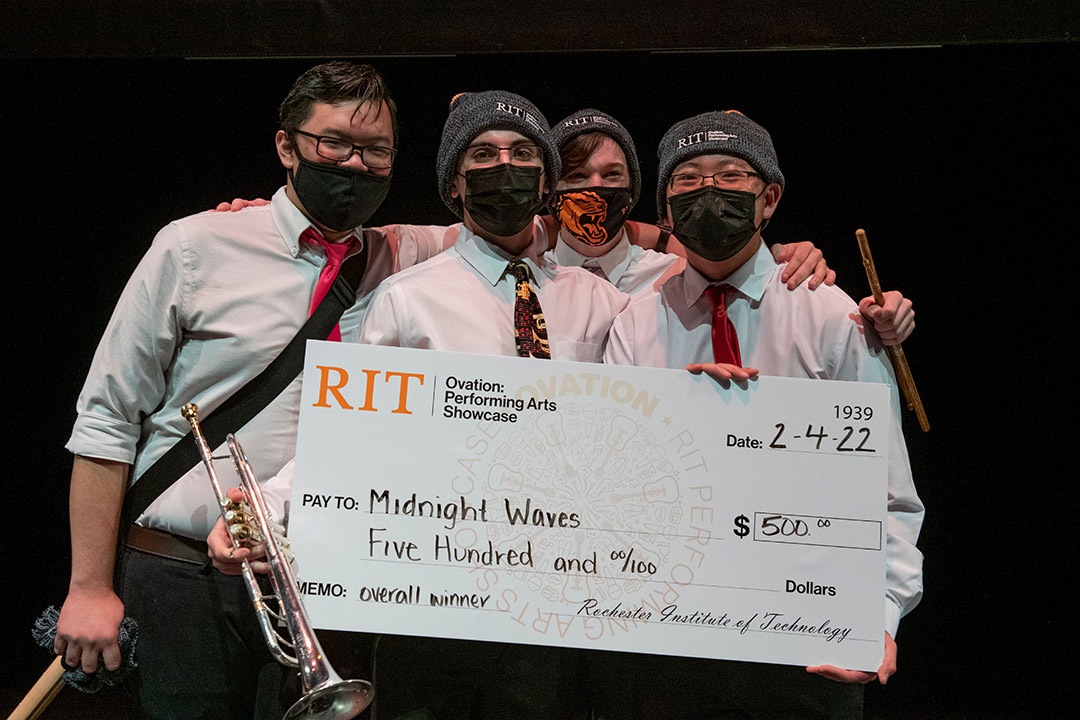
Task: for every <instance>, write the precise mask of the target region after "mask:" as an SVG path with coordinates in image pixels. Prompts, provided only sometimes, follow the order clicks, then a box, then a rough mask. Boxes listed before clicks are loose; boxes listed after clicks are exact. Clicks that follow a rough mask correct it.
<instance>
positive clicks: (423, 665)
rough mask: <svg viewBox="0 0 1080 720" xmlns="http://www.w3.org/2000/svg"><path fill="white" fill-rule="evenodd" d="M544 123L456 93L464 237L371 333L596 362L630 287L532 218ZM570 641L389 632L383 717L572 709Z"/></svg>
mask: <svg viewBox="0 0 1080 720" xmlns="http://www.w3.org/2000/svg"><path fill="white" fill-rule="evenodd" d="M558 169H559V156H558V150H557V149H556V147H555V144H554V143H553V142H552V139H551V135H550V132H549V129H548V125H547V121H546V120H545V119H544V116H543V115H542V114H541V113H540V111H539V110H537V109H536V107H534V106H533V104H532V103H530V102H529V101H528V100H526V99H525V98H522V97H520V96H518V95H515V94H513V93H508V92H503V91H488V92H479V93H468V94H463V95H459V96H457V97H455V98H454V100H453V101H452V102H451V106H450V115H449V117H448V118H447V120H446V124H445V126H444V127H443V133H442V142H441V144H440V147H439V155H438V161H437V170H438V178H439V191H440V194H441V196H442V198H443V201H444V202H445V203H446V205H447V206H448V207H449V208H450V209H451V210H452V211H453V212H454V213H455V214H456V215H457V216H458V217H461V218H462V219H463V220H464V224H463V225H462V227H461V229H460V230H459V232H458V236H457V241H456V243H455V245H454V247H453V248H451V249H449V250H447V251H446V252H444V253H443V254H441V255H439V256H437V257H435V258H433V259H431V260H429V261H427V262H425V263H424V264H422V265H417V266H416V267H413V268H410V269H409V270H406V271H403V272H401V273H399V274H398V275H396V276H394V277H393V278H390V279H388V280H387V282H384V283H383V285H382V286H381V287H380V288H379V290H378V291H377V292H376V293H375V297H374V298H373V299H372V302H371V308H370V312H369V313H368V317H367V318H366V319H365V321H364V325H363V328H362V329H361V332H360V338H359V340H360V342H363V343H370V344H375V345H390V346H400V347H413V348H428V349H432V350H448V351H460V352H473V353H486V354H492V355H508V356H523V357H534V358H552V359H557V360H579V361H589V362H597V361H599V360H600V356H601V353H602V351H603V344H604V341H605V338H606V337H607V332H608V329H609V327H610V325H611V321H612V320H613V319H614V317H615V315H616V314H617V313H618V312H619V311H621V310H622V309H623V308H624V307H625V306H626V303H627V302H628V297H627V296H626V295H624V294H623V293H621V292H619V291H618V290H616V289H615V288H614V287H613V286H612V285H611V284H610V283H608V282H605V281H603V280H600V279H599V278H597V277H596V276H594V275H593V274H591V273H589V272H586V271H584V270H582V269H580V268H562V267H559V266H556V265H554V264H553V263H551V262H550V261H549V260H547V259H545V258H544V251H545V250H546V249H547V242H546V238H544V237H543V236H542V234H540V233H534V218H535V215H536V212H537V210H538V209H539V208H540V205H541V202H542V201H543V198H544V196H545V194H546V192H547V190H548V188H549V187H550V183H551V178H552V177H558ZM571 656H572V655H571V653H569V652H568V651H566V650H562V649H559V648H551V647H539V646H530V645H517V644H507V643H481V642H467V641H460V640H445V639H433V638H412V637H399V636H389V637H383V638H380V640H379V645H378V650H377V652H376V661H375V666H376V674H377V678H378V681H379V690H378V697H377V699H376V703H377V706H376V712H377V713H378V715H379V717H380V718H386V719H387V720H390V719H392V718H398V717H437V718H440V719H443V718H461V719H462V720H465V719H466V718H490V719H492V720H494V719H496V718H511V717H512V718H519V719H525V718H536V719H537V720H540V719H541V718H543V719H545V720H546V719H547V718H555V717H561V716H562V713H563V712H564V711H565V709H566V708H567V707H568V705H567V702H568V700H567V698H566V697H565V693H566V688H565V687H564V685H563V684H562V683H561V682H560V680H561V673H560V671H561V669H562V666H563V664H564V662H565V660H566V658H569V657H571Z"/></svg>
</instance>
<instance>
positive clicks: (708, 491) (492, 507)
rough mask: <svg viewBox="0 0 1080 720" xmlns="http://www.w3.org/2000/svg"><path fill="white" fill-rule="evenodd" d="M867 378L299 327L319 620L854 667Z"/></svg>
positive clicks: (294, 521)
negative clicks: (376, 339)
mask: <svg viewBox="0 0 1080 720" xmlns="http://www.w3.org/2000/svg"><path fill="white" fill-rule="evenodd" d="M890 413H891V411H890V406H889V390H888V388H887V386H885V385H873V384H867V383H848V382H827V381H818V380H794V379H787V378H772V377H763V378H760V379H758V380H756V381H752V382H750V383H744V384H743V385H742V386H741V387H740V386H739V385H737V384H732V385H731V387H729V388H724V387H721V386H720V385H719V384H718V383H716V382H714V381H713V380H711V379H709V378H707V377H703V376H702V377H695V376H692V375H691V374H690V373H687V372H685V371H682V370H656V369H645V368H629V367H611V366H604V365H593V364H587V363H573V362H555V361H547V360H526V359H521V358H505V357H488V356H477V355H467V354H458V353H438V352H430V351H423V350H404V349H400V348H381V347H371V346H363V345H347V344H341V343H322V342H313V343H310V344H309V346H308V351H307V365H306V368H305V370H304V390H303V400H302V410H301V415H300V436H299V447H298V452H297V468H296V479H295V482H294V487H293V493H292V518H291V524H290V535H291V536H292V538H293V547H294V549H295V551H296V555H297V558H298V559H297V569H298V573H297V574H298V577H299V580H300V581H301V590H302V592H303V593H304V595H305V603H306V605H307V608H308V611H309V613H310V615H311V618H312V621H313V623H314V625H315V626H316V627H319V628H331V629H339V630H354V631H364V632H378V633H392V634H406V635H422V636H432V637H445V638H465V639H473V640H486V641H503V642H513V643H530V644H545V645H557V646H566V647H581V648H593V649H608V650H621V651H633V652H649V653H659V654H670V655H684V656H696V657H708V658H726V659H734V660H749V661H757V662H771V663H783V664H794V665H811V664H815V665H816V664H822V663H827V664H832V665H837V666H840V667H846V668H851V669H863V670H875V669H876V668H877V667H878V665H879V664H880V661H881V657H882V654H883V637H884V615H885V604H884V603H885V601H884V592H885V591H884V580H885V561H884V547H885V511H886V485H887V478H886V473H887V470H886V468H887V465H888V458H887V456H888V450H889V437H890V433H889V423H890Z"/></svg>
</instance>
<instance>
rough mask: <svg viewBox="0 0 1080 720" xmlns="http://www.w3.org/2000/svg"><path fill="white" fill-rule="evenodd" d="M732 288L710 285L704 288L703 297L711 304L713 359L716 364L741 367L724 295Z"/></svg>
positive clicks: (740, 359)
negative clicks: (706, 297)
mask: <svg viewBox="0 0 1080 720" xmlns="http://www.w3.org/2000/svg"><path fill="white" fill-rule="evenodd" d="M732 289H733V288H732V287H731V286H730V285H710V286H709V287H707V288H705V295H707V296H708V298H709V302H710V303H712V347H713V359H714V360H716V362H718V363H730V364H732V365H738V366H739V367H742V357H741V356H740V355H739V336H738V335H736V334H735V326H734V325H733V324H732V323H731V318H729V317H728V314H727V304H726V302H725V300H724V294H725V293H726V292H727V291H728V290H732Z"/></svg>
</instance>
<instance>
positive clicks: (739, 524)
mask: <svg viewBox="0 0 1080 720" xmlns="http://www.w3.org/2000/svg"><path fill="white" fill-rule="evenodd" d="M749 522H750V518H748V517H746V516H745V515H740V516H739V517H737V518H735V528H734V529H733V530H732V531H731V532H733V533H735V534H736V535H737V536H738V537H739V539H740V540H741V539H742V538H744V537H746V536H747V535H749V534H750V527H749V525H748V524H747V523H749Z"/></svg>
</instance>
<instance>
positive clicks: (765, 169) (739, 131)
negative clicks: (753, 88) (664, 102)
mask: <svg viewBox="0 0 1080 720" xmlns="http://www.w3.org/2000/svg"><path fill="white" fill-rule="evenodd" d="M714 153H715V154H718V155H731V156H733V157H737V158H742V159H743V160H745V161H746V162H748V163H750V166H751V167H753V168H754V170H756V171H757V172H758V173H760V174H761V176H762V179H763V180H764V181H765V182H767V183H779V184H780V187H783V186H784V174H783V173H781V172H780V165H779V164H778V163H777V160H776V150H775V149H774V148H773V143H772V137H771V136H770V135H769V132H768V131H767V130H766V129H765V128H763V127H761V126H760V125H758V124H757V123H756V122H754V121H753V120H751V119H750V118H748V117H746V116H745V115H743V114H742V113H741V112H739V111H738V110H726V111H722V112H707V113H702V114H701V115H696V116H694V117H692V118H689V119H687V120H683V121H681V122H677V123H675V124H674V125H672V126H671V128H670V129H669V130H668V131H667V132H666V133H664V137H663V138H662V139H661V140H660V146H659V148H658V149H657V151H656V154H657V156H658V157H659V158H660V169H659V173H660V174H659V177H658V178H657V184H656V209H657V212H658V213H659V215H660V217H661V218H662V217H664V216H665V215H666V214H667V193H666V190H667V184H668V178H670V177H671V173H672V171H673V170H675V168H676V167H677V166H678V165H679V164H680V163H684V162H686V161H687V160H690V159H691V158H695V157H698V156H699V155H710V154H714Z"/></svg>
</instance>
